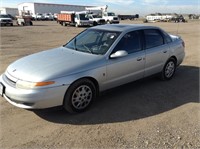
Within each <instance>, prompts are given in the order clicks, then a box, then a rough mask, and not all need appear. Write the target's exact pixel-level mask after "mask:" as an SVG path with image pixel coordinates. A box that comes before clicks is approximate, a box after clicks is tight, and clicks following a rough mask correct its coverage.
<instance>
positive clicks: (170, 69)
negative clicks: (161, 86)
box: [161, 58, 176, 80]
mask: <svg viewBox="0 0 200 149" xmlns="http://www.w3.org/2000/svg"><path fill="white" fill-rule="evenodd" d="M175 71H176V61H175V59H174V58H170V59H169V60H168V61H167V62H166V64H165V66H164V68H163V70H162V73H161V79H162V80H170V79H172V77H173V76H174V74H175Z"/></svg>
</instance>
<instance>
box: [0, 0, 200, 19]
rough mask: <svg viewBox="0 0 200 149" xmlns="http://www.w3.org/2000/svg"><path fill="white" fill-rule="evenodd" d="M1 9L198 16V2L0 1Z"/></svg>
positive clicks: (117, 0) (199, 6) (113, 0)
mask: <svg viewBox="0 0 200 149" xmlns="http://www.w3.org/2000/svg"><path fill="white" fill-rule="evenodd" d="M0 2H1V3H0V5H1V7H17V5H18V4H19V3H23V2H42V3H57V4H73V5H89V6H102V5H108V11H114V12H115V13H117V14H140V15H145V14H149V13H155V12H161V13H164V12H166V13H168V12H169V13H195V14H200V0H57V1H56V0H0Z"/></svg>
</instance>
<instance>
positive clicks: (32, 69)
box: [0, 24, 185, 112]
mask: <svg viewBox="0 0 200 149" xmlns="http://www.w3.org/2000/svg"><path fill="white" fill-rule="evenodd" d="M184 56H185V52H184V41H183V40H182V39H181V38H180V37H178V36H175V35H170V34H168V33H166V32H165V31H163V30H162V29H160V28H158V27H153V26H144V25H125V24H122V25H99V26H95V27H91V28H88V29H86V30H85V31H83V32H81V33H80V34H79V35H77V36H76V37H74V38H73V39H72V40H71V41H69V42H68V43H66V44H65V45H64V46H62V47H59V48H55V49H51V50H47V51H43V52H39V53H36V54H33V55H30V56H27V57H24V58H22V59H19V60H17V61H16V62H14V63H12V64H11V65H9V66H8V68H7V70H6V71H5V73H4V74H2V75H1V76H0V95H2V96H3V97H4V98H5V99H6V100H7V101H8V102H9V103H11V104H13V105H14V106H17V107H20V108H25V109H41V108H48V107H53V106H60V105H62V106H63V107H64V108H65V109H66V110H67V111H69V112H82V111H84V110H86V109H87V108H89V106H90V105H91V104H92V102H93V101H94V99H95V98H96V96H97V95H98V94H99V92H101V91H104V90H107V89H110V88H113V87H116V86H119V85H122V84H125V83H128V82H132V81H135V80H138V79H141V78H144V77H147V76H150V75H153V74H157V73H158V74H159V75H160V77H161V78H162V79H163V80H170V79H172V77H173V76H174V74H175V71H176V68H177V66H179V65H180V64H181V62H182V61H183V59H184Z"/></svg>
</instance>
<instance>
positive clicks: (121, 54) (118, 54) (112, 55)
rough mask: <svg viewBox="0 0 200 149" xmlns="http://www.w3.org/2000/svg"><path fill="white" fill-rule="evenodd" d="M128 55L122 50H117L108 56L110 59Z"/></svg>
mask: <svg viewBox="0 0 200 149" xmlns="http://www.w3.org/2000/svg"><path fill="white" fill-rule="evenodd" d="M126 55H128V52H126V51H124V50H119V51H117V52H115V53H113V54H111V55H110V58H119V57H124V56H126Z"/></svg>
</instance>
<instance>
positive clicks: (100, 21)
mask: <svg viewBox="0 0 200 149" xmlns="http://www.w3.org/2000/svg"><path fill="white" fill-rule="evenodd" d="M87 17H88V18H89V20H90V21H92V22H93V26H96V25H102V24H105V23H106V21H105V19H103V18H102V17H101V16H100V15H97V14H88V15H87Z"/></svg>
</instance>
